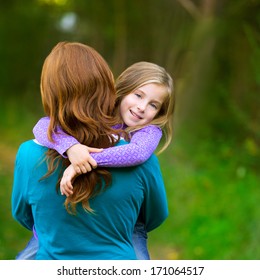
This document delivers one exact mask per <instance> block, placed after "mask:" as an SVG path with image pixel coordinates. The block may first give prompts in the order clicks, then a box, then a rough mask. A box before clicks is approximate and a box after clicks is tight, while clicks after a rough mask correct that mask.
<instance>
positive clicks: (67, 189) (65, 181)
mask: <svg viewBox="0 0 260 280" xmlns="http://www.w3.org/2000/svg"><path fill="white" fill-rule="evenodd" d="M78 175H79V174H77V172H76V171H75V169H74V167H73V165H72V164H70V165H69V166H68V167H67V168H66V169H65V171H64V172H63V176H62V178H61V181H60V192H61V195H64V194H65V195H66V196H67V197H68V196H70V195H71V194H73V186H72V183H73V181H74V179H75V178H76V177H77V176H78Z"/></svg>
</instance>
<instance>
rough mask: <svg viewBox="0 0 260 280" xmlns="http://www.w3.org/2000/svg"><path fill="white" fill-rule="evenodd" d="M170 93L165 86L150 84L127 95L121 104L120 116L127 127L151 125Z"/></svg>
mask: <svg viewBox="0 0 260 280" xmlns="http://www.w3.org/2000/svg"><path fill="white" fill-rule="evenodd" d="M167 95H168V93H167V90H166V88H165V87H164V86H162V85H159V84H156V83H150V84H146V85H144V86H142V87H140V88H138V89H136V90H134V91H133V92H131V93H129V94H128V95H126V96H125V97H124V98H123V99H122V101H121V104H120V115H121V117H122V120H123V122H124V123H125V124H126V125H127V126H130V127H131V126H139V125H147V124H149V123H150V122H151V121H152V120H153V119H154V118H155V116H156V115H157V113H158V112H159V111H160V109H161V106H162V104H163V102H164V100H165V99H166V97H167Z"/></svg>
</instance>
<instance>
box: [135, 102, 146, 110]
mask: <svg viewBox="0 0 260 280" xmlns="http://www.w3.org/2000/svg"><path fill="white" fill-rule="evenodd" d="M137 109H138V110H139V111H141V112H144V111H145V104H144V103H143V102H140V103H139V104H138V105H137Z"/></svg>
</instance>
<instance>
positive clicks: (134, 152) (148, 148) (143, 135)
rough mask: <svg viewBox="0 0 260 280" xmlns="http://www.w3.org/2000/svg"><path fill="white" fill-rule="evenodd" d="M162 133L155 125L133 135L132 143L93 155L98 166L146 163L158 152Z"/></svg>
mask: <svg viewBox="0 0 260 280" xmlns="http://www.w3.org/2000/svg"><path fill="white" fill-rule="evenodd" d="M161 137H162V131H161V129H160V128H159V127H157V126H155V125H149V126H146V127H144V128H142V129H140V130H137V131H135V132H134V133H133V135H132V138H131V140H130V143H129V144H127V145H121V146H115V147H111V148H107V149H103V151H102V152H100V153H94V154H91V156H92V157H93V158H94V159H95V160H96V162H97V164H98V166H102V167H126V166H134V165H139V164H141V163H144V162H145V161H146V160H147V159H148V158H149V157H150V156H151V155H152V154H153V152H154V151H155V150H156V148H157V146H158V144H159V142H160V140H161Z"/></svg>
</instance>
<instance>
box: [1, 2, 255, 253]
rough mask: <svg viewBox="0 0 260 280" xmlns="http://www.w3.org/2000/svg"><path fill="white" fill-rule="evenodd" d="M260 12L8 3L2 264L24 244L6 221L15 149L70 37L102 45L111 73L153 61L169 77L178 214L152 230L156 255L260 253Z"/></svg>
mask: <svg viewBox="0 0 260 280" xmlns="http://www.w3.org/2000/svg"><path fill="white" fill-rule="evenodd" d="M259 5H260V3H259V1H258V0H237V1H227V0H221V1H219V0H202V1H197V0H194V1H192V0H185V1H184V0H176V1H169V0H162V1H156V0H146V1H138V0H132V1H126V0H113V1H107V0H99V1H94V0H77V1H74V0H24V1H23V3H22V5H21V3H20V1H18V0H10V1H1V3H0V7H1V9H0V23H1V24H0V36H1V45H0V60H1V67H0V98H1V102H0V129H1V131H2V134H1V140H0V156H1V161H0V186H1V188H0V199H1V202H2V201H3V202H4V206H3V207H2V210H1V212H0V215H1V230H0V247H1V250H0V252H1V254H2V255H0V258H13V256H14V254H15V253H16V251H17V250H19V249H21V248H22V247H23V246H24V245H25V242H26V240H27V239H28V238H29V233H27V232H25V231H24V230H23V229H21V228H20V226H19V225H17V224H16V223H15V221H13V220H12V217H11V214H10V199H9V197H10V194H11V182H12V166H13V160H14V154H15V151H16V149H17V147H18V145H19V143H20V142H21V141H24V140H26V139H28V138H30V137H32V133H31V129H32V127H33V125H34V124H35V123H36V121H37V119H38V118H39V117H41V116H42V115H43V110H42V106H41V102H40V94H39V80H40V72H41V66H42V64H43V60H44V58H45V57H46V55H47V54H48V53H49V51H50V50H51V48H52V47H53V46H54V45H55V44H56V43H57V42H58V41H64V40H67V41H80V42H83V43H86V44H88V45H91V46H92V47H94V48H95V49H97V50H98V51H99V52H100V53H101V54H102V55H103V56H104V58H105V59H106V60H107V61H108V63H109V64H110V66H111V68H112V70H113V72H114V74H115V76H117V75H118V74H119V73H120V72H121V71H122V70H123V69H124V68H126V67H127V66H128V65H130V64H132V63H134V62H136V61H140V60H147V61H152V62H155V63H158V64H159V65H162V66H164V67H165V68H166V69H167V70H168V72H170V73H171V74H172V76H173V78H174V81H175V92H176V96H177V98H176V99H177V106H176V113H175V117H174V118H175V119H174V124H175V126H174V141H173V144H172V146H171V147H170V148H169V150H167V151H166V152H165V154H163V155H161V156H160V160H161V164H162V171H163V174H164V178H165V182H166V185H167V192H168V196H169V207H170V210H171V214H170V217H169V219H168V221H167V222H166V223H165V224H164V225H163V226H162V227H161V228H160V229H158V230H156V231H155V232H154V233H152V234H151V238H150V244H151V250H152V254H153V255H154V256H155V257H160V258H173V259H175V258H176V259H202V258H205V259H218V258H219V259H229V258H233V259H239V258H245V259H250V258H251V259H255V258H257V256H259V249H258V248H257V246H256V240H257V236H258V235H259V226H258V223H257V217H258V216H259V210H258V207H257V201H258V200H259V191H258V190H257V182H258V181H259V175H258V174H257V171H258V170H259V166H260V162H259V153H260V151H259V149H260V148H259V146H260V132H259V131H260V127H259V119H260V115H259V114H260V110H259V104H260V95H259V94H258V92H259V86H260V59H259V58H260V51H259V50H260V37H259V26H260V15H259V12H258V11H259ZM6 163H8V164H6ZM17 233H19V236H20V239H17ZM162 246H164V249H162Z"/></svg>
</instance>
